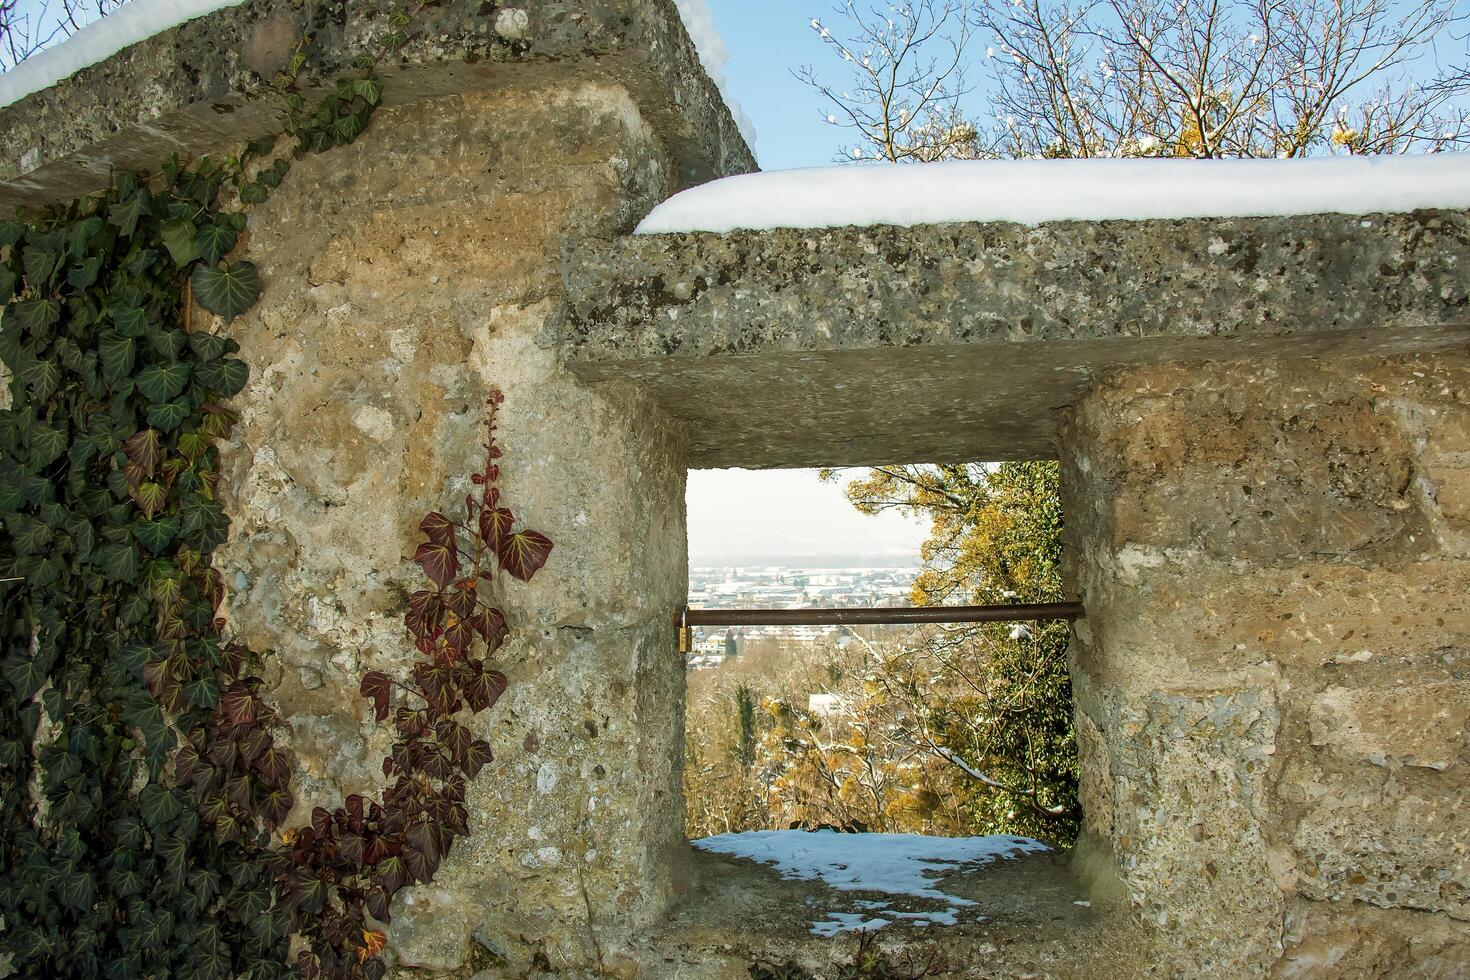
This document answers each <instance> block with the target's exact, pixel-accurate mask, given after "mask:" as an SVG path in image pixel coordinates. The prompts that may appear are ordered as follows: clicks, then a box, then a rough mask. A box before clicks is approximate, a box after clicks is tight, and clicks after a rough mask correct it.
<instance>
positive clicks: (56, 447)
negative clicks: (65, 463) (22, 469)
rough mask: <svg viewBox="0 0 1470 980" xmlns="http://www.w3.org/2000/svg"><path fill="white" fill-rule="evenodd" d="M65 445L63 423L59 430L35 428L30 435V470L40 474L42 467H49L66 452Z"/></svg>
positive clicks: (43, 427) (46, 426)
mask: <svg viewBox="0 0 1470 980" xmlns="http://www.w3.org/2000/svg"><path fill="white" fill-rule="evenodd" d="M66 444H67V430H66V427H65V423H63V424H62V426H61V427H59V428H53V427H52V426H49V425H38V426H36V428H35V431H34V432H32V433H31V459H30V466H31V469H32V470H33V471H36V472H40V470H41V469H42V468H43V467H46V466H50V465H51V464H52V463H54V462H55V461H56V460H58V459H60V458H61V456H62V454H63V453H65V452H66Z"/></svg>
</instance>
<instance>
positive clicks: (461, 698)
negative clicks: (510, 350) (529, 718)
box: [285, 390, 552, 980]
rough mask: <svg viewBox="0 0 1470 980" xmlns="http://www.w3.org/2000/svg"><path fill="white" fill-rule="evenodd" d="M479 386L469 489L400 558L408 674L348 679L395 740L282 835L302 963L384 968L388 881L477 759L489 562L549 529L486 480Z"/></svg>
mask: <svg viewBox="0 0 1470 980" xmlns="http://www.w3.org/2000/svg"><path fill="white" fill-rule="evenodd" d="M502 401H503V396H502V395H501V393H500V392H499V390H492V393H491V396H490V400H489V408H488V420H487V422H486V440H485V444H484V449H485V464H484V466H483V468H482V469H481V470H480V472H478V473H475V474H474V475H473V477H472V480H473V482H474V485H475V486H477V487H479V493H478V495H475V494H471V495H469V496H467V497H466V498H465V514H464V517H463V518H462V519H460V520H452V519H450V518H448V517H446V516H445V515H444V514H442V513H439V512H437V511H436V512H434V513H431V514H429V515H427V516H426V517H425V518H424V519H423V521H422V522H421V523H420V524H419V530H420V531H422V532H423V534H424V536H425V539H426V540H425V541H424V542H423V543H422V544H420V545H419V547H418V551H417V553H416V554H415V556H414V560H415V561H416V562H418V564H419V565H420V566H421V567H422V568H423V571H424V574H425V575H426V576H427V577H428V579H429V583H430V585H431V586H432V588H428V589H420V590H418V591H417V592H414V593H413V595H411V596H410V597H409V604H408V612H407V615H406V616H405V625H406V626H407V629H408V632H409V634H410V635H411V636H412V637H413V640H414V646H415V648H416V649H417V651H418V658H417V659H416V660H415V662H414V664H413V668H412V670H411V671H410V674H409V676H408V677H405V678H394V677H390V676H389V675H387V674H385V673H383V672H381V671H372V672H370V673H368V674H366V675H365V676H364V677H363V679H362V685H361V691H362V694H363V696H364V697H366V698H369V699H370V700H371V701H372V703H373V709H374V713H375V714H376V716H377V719H378V721H379V722H385V721H387V720H388V719H389V718H391V719H392V722H393V728H394V731H395V733H396V735H397V740H396V742H395V743H394V745H393V748H392V751H391V752H390V753H389V755H388V757H387V758H386V759H384V760H383V774H384V775H385V776H387V777H388V778H389V779H390V780H391V782H390V783H389V785H388V788H387V790H386V791H385V792H384V793H383V794H382V797H381V798H380V799H375V800H368V799H366V798H364V797H362V796H359V795H352V796H348V797H347V799H346V801H345V803H344V805H343V806H341V807H338V808H337V809H335V810H331V811H329V810H326V809H324V808H322V807H317V808H316V809H314V810H313V811H312V815H311V825H310V826H309V827H306V828H304V829H302V830H300V831H298V832H296V833H294V834H293V835H292V840H291V853H290V869H289V870H288V871H287V872H286V875H285V882H286V891H287V897H288V901H289V903H290V906H291V908H292V910H293V912H294V913H295V915H296V918H297V921H298V923H299V926H300V929H301V932H302V934H303V935H304V936H305V938H306V939H307V940H308V941H309V948H306V949H303V950H302V951H301V952H300V954H299V956H298V960H297V968H298V970H299V972H300V973H301V974H302V975H303V976H305V977H320V976H326V977H369V978H374V980H376V978H377V977H381V976H382V975H383V972H384V967H383V963H382V960H381V959H380V958H378V953H379V952H380V951H381V950H382V948H383V945H384V942H385V936H384V934H383V932H382V931H381V930H380V929H378V928H376V925H375V924H386V923H388V922H389V921H390V915H391V912H390V904H391V903H392V900H393V896H394V895H395V894H396V893H397V892H398V891H399V890H400V889H402V888H404V887H406V886H408V885H411V884H414V883H418V882H428V881H432V880H433V878H434V874H435V872H436V871H437V870H438V868H439V865H440V863H441V862H442V861H443V859H444V857H445V856H446V855H447V854H448V853H449V850H450V847H451V846H452V845H453V843H454V839H455V838H456V837H460V836H463V835H465V834H467V833H469V809H468V808H467V807H466V805H465V793H466V782H467V780H470V779H473V778H475V776H476V775H477V774H478V773H479V771H480V769H481V768H482V767H483V766H484V765H485V764H486V763H487V762H489V761H490V760H491V758H492V755H491V751H490V744H489V743H488V742H486V741H485V740H484V739H480V738H476V737H474V734H473V733H472V731H471V730H470V728H469V726H468V725H467V724H466V722H467V721H469V716H471V715H473V714H476V713H479V712H482V711H486V710H488V709H489V708H490V707H491V706H493V705H494V704H495V702H496V701H497V700H499V698H500V696H501V695H502V694H504V693H505V690H506V684H507V681H506V676H505V674H504V673H502V672H501V671H499V670H497V669H495V668H494V667H493V666H491V661H490V658H491V657H492V656H493V655H494V654H495V652H496V651H497V650H498V649H499V648H500V646H501V644H502V643H503V642H504V640H505V637H506V632H507V630H506V618H505V614H504V613H503V612H502V611H501V610H500V609H499V608H497V607H496V606H495V605H494V604H493V602H492V601H491V599H492V596H493V595H494V592H495V590H496V588H497V586H498V584H499V583H500V582H501V581H502V573H504V575H507V576H509V577H511V578H514V579H519V580H521V581H529V580H530V579H531V577H532V576H534V575H535V574H536V572H537V571H539V570H540V569H541V568H542V566H544V565H545V563H546V560H547V557H548V556H549V555H550V553H551V549H552V542H551V539H550V538H548V537H547V536H546V535H544V534H542V533H540V532H539V531H532V530H517V529H516V520H515V516H514V515H513V514H512V513H511V511H510V509H509V508H508V507H506V506H505V503H504V501H503V500H502V498H501V490H500V464H499V462H498V460H499V459H500V456H501V449H500V447H499V445H498V444H497V442H496V438H495V429H496V411H497V409H498V408H499V406H500V404H501V403H502Z"/></svg>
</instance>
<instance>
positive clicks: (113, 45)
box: [0, 0, 244, 107]
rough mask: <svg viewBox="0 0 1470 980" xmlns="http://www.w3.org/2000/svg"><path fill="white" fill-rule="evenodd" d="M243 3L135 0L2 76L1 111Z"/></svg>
mask: <svg viewBox="0 0 1470 980" xmlns="http://www.w3.org/2000/svg"><path fill="white" fill-rule="evenodd" d="M243 2H244V0H131V2H130V3H126V4H124V5H123V6H121V7H119V8H118V9H117V10H115V11H113V12H112V13H110V14H108V15H107V16H106V17H103V18H102V19H101V20H98V21H94V22H92V23H91V24H88V25H87V26H86V27H83V28H82V29H81V30H79V31H77V32H76V33H75V34H73V35H72V36H71V37H69V38H67V39H66V40H65V41H62V42H61V43H59V44H53V45H52V46H51V47H49V48H47V49H46V50H44V51H42V52H40V53H39V54H34V55H32V56H31V57H29V58H27V59H26V60H25V61H22V62H21V63H20V64H18V65H16V66H15V67H14V68H12V69H10V70H9V71H7V72H5V73H4V74H0V107H3V106H8V105H11V104H12V103H15V102H19V101H20V100H21V99H23V98H25V97H26V96H27V95H30V94H32V93H33V92H39V91H41V90H42V89H46V88H50V87H51V86H53V85H55V84H56V83H57V82H59V81H61V80H62V79H64V78H70V77H71V76H73V75H75V74H76V73H77V72H79V71H81V70H82V69H83V68H89V67H91V66H92V65H95V64H97V63H98V62H99V61H106V60H107V59H108V58H111V57H112V56H113V55H115V54H117V53H118V52H119V51H121V50H122V49H123V48H126V47H128V46H129V45H132V44H137V43H138V42H139V41H146V40H148V39H149V38H150V37H153V36H154V35H155V34H162V33H163V32H164V31H166V30H169V29H171V28H174V27H178V26H179V25H180V24H182V23H184V22H185V21H190V20H193V19H194V18H196V17H203V16H204V15H205V14H210V13H213V12H214V11H216V10H223V9H224V8H225V7H234V6H238V5H239V4H241V3H243Z"/></svg>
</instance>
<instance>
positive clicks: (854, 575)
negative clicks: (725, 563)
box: [685, 566, 916, 670]
mask: <svg viewBox="0 0 1470 980" xmlns="http://www.w3.org/2000/svg"><path fill="white" fill-rule="evenodd" d="M915 571H916V570H915V569H913V568H801V569H793V568H787V567H783V566H767V567H759V568H734V567H722V568H713V567H701V568H691V569H690V570H689V606H690V608H692V609H808V608H813V607H842V606H849V607H870V606H907V605H910V604H911V603H910V602H909V589H910V587H911V586H912V584H913V580H914V575H915ZM839 629H841V627H838V626H743V627H731V628H728V629H726V628H725V627H716V628H710V629H698V630H696V631H695V637H696V639H695V643H694V649H693V650H692V651H691V652H690V653H689V654H688V655H687V657H686V660H685V666H686V667H687V668H688V669H690V670H706V669H712V668H715V667H719V666H720V665H721V664H723V663H724V662H725V660H726V659H727V658H729V657H736V656H739V655H740V654H741V653H742V652H743V649H744V647H745V645H746V644H749V643H753V642H756V641H760V640H778V641H780V642H781V644H782V645H783V646H787V647H794V648H800V649H813V648H815V647H817V646H819V645H820V644H822V643H824V642H826V641H827V640H828V639H829V638H831V637H833V636H835V635H836V633H837V632H838V630H839Z"/></svg>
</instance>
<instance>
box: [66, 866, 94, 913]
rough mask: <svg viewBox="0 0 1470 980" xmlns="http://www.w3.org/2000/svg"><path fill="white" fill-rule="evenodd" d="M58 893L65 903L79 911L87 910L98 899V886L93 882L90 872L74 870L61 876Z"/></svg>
mask: <svg viewBox="0 0 1470 980" xmlns="http://www.w3.org/2000/svg"><path fill="white" fill-rule="evenodd" d="M57 894H58V895H59V896H60V897H61V901H62V902H63V903H64V904H65V905H67V906H69V907H70V908H73V909H76V910H77V911H78V912H85V911H87V910H88V909H90V908H91V907H92V902H93V901H95V900H96V898H97V888H96V886H95V885H94V884H93V881H92V875H91V873H90V872H87V871H72V872H69V873H67V874H64V875H62V876H61V882H60V887H59V888H58V889H57Z"/></svg>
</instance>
